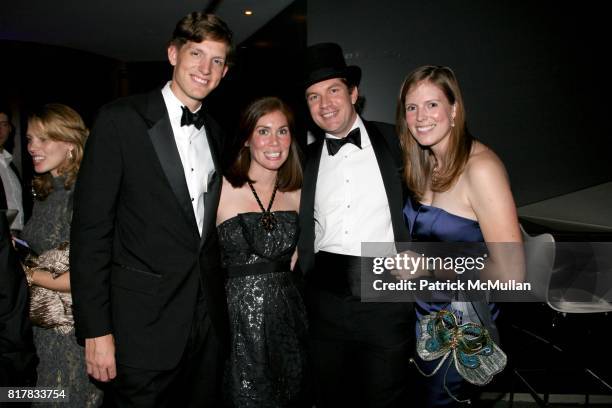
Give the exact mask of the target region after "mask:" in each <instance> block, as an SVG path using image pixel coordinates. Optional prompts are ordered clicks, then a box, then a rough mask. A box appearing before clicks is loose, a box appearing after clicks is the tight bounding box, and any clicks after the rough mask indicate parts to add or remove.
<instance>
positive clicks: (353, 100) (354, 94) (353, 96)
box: [351, 86, 359, 105]
mask: <svg viewBox="0 0 612 408" xmlns="http://www.w3.org/2000/svg"><path fill="white" fill-rule="evenodd" d="M357 99H359V89H358V88H357V87H356V86H354V87H353V90H352V91H351V104H353V105H354V104H356V103H357Z"/></svg>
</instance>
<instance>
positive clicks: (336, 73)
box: [304, 65, 361, 89]
mask: <svg viewBox="0 0 612 408" xmlns="http://www.w3.org/2000/svg"><path fill="white" fill-rule="evenodd" d="M332 78H346V80H347V81H348V82H349V84H351V85H355V86H359V83H360V82H361V68H359V67H358V66H356V65H349V66H347V67H346V68H343V69H337V68H322V69H319V70H316V71H314V72H311V73H310V75H309V76H308V77H307V78H306V80H305V81H304V89H308V87H310V86H311V85H314V84H316V83H317V82H321V81H326V80H328V79H332Z"/></svg>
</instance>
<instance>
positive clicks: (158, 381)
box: [70, 12, 232, 407]
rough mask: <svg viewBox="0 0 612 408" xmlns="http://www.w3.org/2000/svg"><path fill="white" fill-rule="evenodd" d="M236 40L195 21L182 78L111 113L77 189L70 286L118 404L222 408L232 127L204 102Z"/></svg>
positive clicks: (177, 49) (175, 49)
mask: <svg viewBox="0 0 612 408" xmlns="http://www.w3.org/2000/svg"><path fill="white" fill-rule="evenodd" d="M231 37H232V33H231V31H230V30H229V28H228V27H227V25H226V24H225V23H224V22H223V21H221V20H220V19H219V18H218V17H216V16H214V15H210V14H203V13H199V12H193V13H191V14H189V15H187V16H185V17H184V18H183V19H182V20H180V21H179V22H178V24H177V26H176V28H175V30H174V34H173V37H172V39H171V41H170V43H169V46H168V60H169V61H170V63H171V64H172V65H173V67H174V69H173V74H172V80H171V81H170V82H168V83H167V84H166V86H164V87H163V88H162V89H161V90H159V89H158V90H155V91H153V92H151V93H148V94H143V95H137V96H133V97H128V98H125V99H120V100H118V101H116V102H113V103H111V104H109V105H107V106H105V107H103V108H102V109H101V111H100V113H99V115H98V118H97V120H96V123H95V125H94V127H93V130H92V133H91V135H90V137H89V139H88V142H87V145H86V149H85V154H84V158H83V162H82V165H81V168H80V171H79V176H78V180H77V183H76V187H75V196H74V215H73V220H72V232H71V274H70V278H71V287H72V293H73V298H74V317H75V325H76V335H77V337H79V338H84V339H85V354H86V361H87V370H88V373H89V374H90V375H91V376H93V377H94V378H95V379H97V380H100V381H103V382H106V381H109V380H110V381H111V384H110V391H107V393H106V396H105V402H106V403H107V404H112V405H115V406H138V407H153V406H155V407H159V406H170V405H172V406H217V404H218V398H219V391H220V386H219V379H220V378H221V370H220V368H221V364H222V359H223V356H224V348H225V346H226V345H225V343H226V340H227V337H228V330H229V329H228V321H227V310H226V300H225V292H224V287H223V276H222V273H221V271H220V252H219V244H218V238H217V233H216V228H215V219H216V212H217V205H218V202H219V194H220V189H221V175H220V169H219V160H220V157H219V151H220V143H221V130H220V128H219V127H218V125H217V124H216V123H215V121H214V120H213V119H212V118H211V117H210V116H209V115H208V114H207V113H206V112H205V106H203V103H202V101H203V100H204V98H206V96H207V95H208V94H209V93H210V92H211V91H213V90H214V89H215V88H216V87H217V86H218V85H219V82H220V81H221V79H222V78H223V76H224V75H225V74H226V72H227V69H228V57H229V54H230V51H231Z"/></svg>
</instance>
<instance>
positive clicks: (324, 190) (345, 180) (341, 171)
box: [314, 117, 394, 256]
mask: <svg viewBox="0 0 612 408" xmlns="http://www.w3.org/2000/svg"><path fill="white" fill-rule="evenodd" d="M357 127H359V129H360V132H361V149H360V148H359V147H357V146H355V145H354V144H352V143H347V144H345V145H344V146H342V148H341V149H340V150H339V151H338V153H336V154H335V155H334V156H330V155H329V153H328V152H327V148H326V146H323V151H322V153H321V162H320V165H319V174H318V178H317V187H316V192H315V205H314V218H315V252H318V251H326V252H332V253H336V254H343V255H354V256H361V255H362V254H361V243H362V242H385V243H393V241H394V235H393V226H392V224H391V212H390V210H389V202H388V201H387V193H386V191H385V186H384V184H383V180H382V176H381V174H380V169H379V167H378V162H377V161H376V156H375V155H374V149H373V148H372V143H371V142H370V137H369V136H368V132H367V131H366V129H365V126H364V125H363V121H362V120H361V118H360V117H357V119H356V120H355V123H354V124H353V126H352V128H351V130H353V129H355V128H357ZM325 137H327V138H333V137H334V136H331V135H329V134H326V135H325Z"/></svg>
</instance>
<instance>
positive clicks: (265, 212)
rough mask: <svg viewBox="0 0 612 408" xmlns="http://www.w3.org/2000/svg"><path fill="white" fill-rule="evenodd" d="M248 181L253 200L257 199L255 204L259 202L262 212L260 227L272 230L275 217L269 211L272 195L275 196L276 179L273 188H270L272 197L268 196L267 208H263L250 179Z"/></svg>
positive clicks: (274, 226) (272, 199)
mask: <svg viewBox="0 0 612 408" xmlns="http://www.w3.org/2000/svg"><path fill="white" fill-rule="evenodd" d="M248 183H249V187H251V191H252V192H253V195H254V196H255V200H257V204H259V208H260V209H261V212H262V215H261V221H260V223H261V226H262V228H263V229H264V230H266V231H268V232H272V231H274V229H275V228H276V218H274V214H273V213H272V212H270V209H272V204H273V203H274V197H276V190H277V189H278V180H276V182H275V183H274V190H272V197H270V203H269V204H268V209H265V208H264V206H263V204H262V203H261V200H260V199H259V196H258V195H257V192H256V191H255V187H253V183H251V182H250V181H248Z"/></svg>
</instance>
